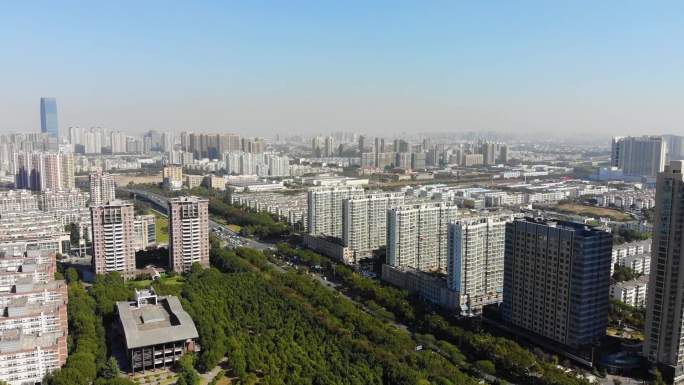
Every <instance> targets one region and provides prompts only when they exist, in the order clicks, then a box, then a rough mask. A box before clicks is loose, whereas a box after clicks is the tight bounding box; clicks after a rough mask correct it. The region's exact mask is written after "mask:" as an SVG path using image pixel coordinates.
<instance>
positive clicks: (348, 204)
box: [342, 193, 404, 261]
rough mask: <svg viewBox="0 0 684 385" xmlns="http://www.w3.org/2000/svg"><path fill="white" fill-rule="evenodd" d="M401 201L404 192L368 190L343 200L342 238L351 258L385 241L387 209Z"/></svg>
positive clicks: (402, 200) (384, 243) (367, 253)
mask: <svg viewBox="0 0 684 385" xmlns="http://www.w3.org/2000/svg"><path fill="white" fill-rule="evenodd" d="M403 203H404V194H403V193H378V194H368V195H365V196H363V197H360V198H351V199H344V200H343V201H342V241H343V243H344V245H345V246H347V247H349V248H350V249H351V250H352V252H353V254H354V259H355V260H357V261H358V260H359V259H360V258H363V257H368V256H371V255H372V253H373V250H377V249H378V248H380V247H382V246H385V245H386V244H387V210H388V209H389V208H392V207H396V206H398V205H400V204H403Z"/></svg>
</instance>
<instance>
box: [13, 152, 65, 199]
mask: <svg viewBox="0 0 684 385" xmlns="http://www.w3.org/2000/svg"><path fill="white" fill-rule="evenodd" d="M14 168H15V170H14V186H15V188H18V189H28V190H34V191H43V190H47V189H49V190H53V191H55V190H60V189H72V188H74V187H75V186H76V183H75V180H74V172H75V168H74V158H73V155H72V154H62V153H43V152H17V153H16V154H15V159H14Z"/></svg>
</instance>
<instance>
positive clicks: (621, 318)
mask: <svg viewBox="0 0 684 385" xmlns="http://www.w3.org/2000/svg"><path fill="white" fill-rule="evenodd" d="M645 322H646V311H645V309H644V308H637V307H634V306H630V305H627V304H626V303H624V302H622V301H616V300H611V301H610V310H609V312H608V323H609V324H611V325H619V326H631V327H633V328H635V329H638V330H644V324H645Z"/></svg>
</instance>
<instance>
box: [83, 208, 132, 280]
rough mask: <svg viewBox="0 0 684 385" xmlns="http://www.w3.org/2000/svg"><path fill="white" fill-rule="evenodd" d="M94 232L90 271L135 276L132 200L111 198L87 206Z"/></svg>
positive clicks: (125, 276)
mask: <svg viewBox="0 0 684 385" xmlns="http://www.w3.org/2000/svg"><path fill="white" fill-rule="evenodd" d="M90 213H91V221H92V225H91V228H92V233H93V240H92V241H93V261H92V263H93V271H94V272H95V273H96V274H107V273H111V272H115V271H116V272H119V273H120V274H121V275H122V276H123V277H124V278H126V279H128V278H134V277H135V249H136V240H135V227H134V221H135V213H134V208H133V204H131V203H129V202H124V201H119V200H114V201H110V202H108V203H107V204H104V205H100V206H92V207H91V208H90Z"/></svg>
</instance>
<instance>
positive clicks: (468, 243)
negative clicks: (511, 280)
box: [447, 214, 514, 315]
mask: <svg viewBox="0 0 684 385" xmlns="http://www.w3.org/2000/svg"><path fill="white" fill-rule="evenodd" d="M513 217H514V216H513V215H511V214H498V215H487V216H478V217H469V218H461V219H458V220H456V221H455V222H454V223H452V224H450V225H449V247H448V265H447V287H448V288H449V289H450V290H452V291H454V292H456V293H458V298H459V307H460V309H461V314H462V315H475V314H480V313H481V312H482V307H483V306H486V305H489V304H494V303H499V302H501V301H502V300H503V273H504V251H505V237H506V223H508V222H510V221H512V220H513Z"/></svg>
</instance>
